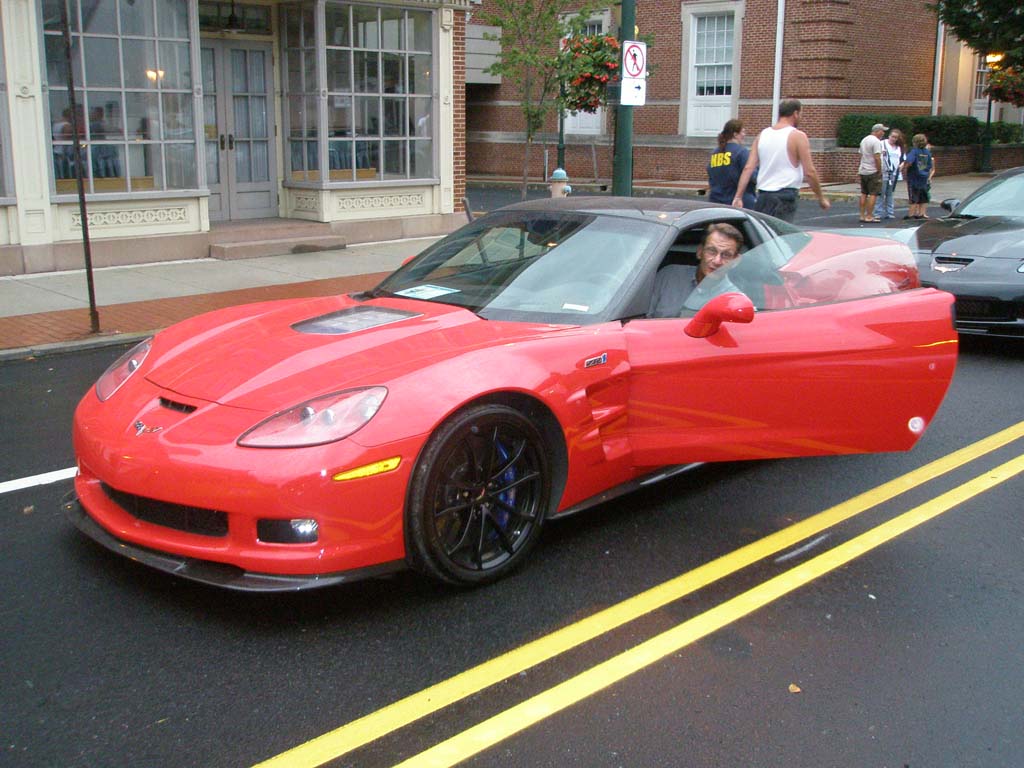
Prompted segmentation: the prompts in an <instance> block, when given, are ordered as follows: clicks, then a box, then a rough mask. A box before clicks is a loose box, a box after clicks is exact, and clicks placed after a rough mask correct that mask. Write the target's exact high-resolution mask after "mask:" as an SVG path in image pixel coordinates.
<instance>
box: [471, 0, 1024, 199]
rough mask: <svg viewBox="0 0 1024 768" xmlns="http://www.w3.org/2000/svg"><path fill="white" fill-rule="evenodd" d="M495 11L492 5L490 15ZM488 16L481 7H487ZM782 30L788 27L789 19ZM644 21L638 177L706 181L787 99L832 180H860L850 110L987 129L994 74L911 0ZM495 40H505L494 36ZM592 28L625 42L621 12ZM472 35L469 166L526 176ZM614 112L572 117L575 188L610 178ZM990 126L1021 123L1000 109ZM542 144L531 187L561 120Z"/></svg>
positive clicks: (680, 6) (765, 5) (652, 9)
mask: <svg viewBox="0 0 1024 768" xmlns="http://www.w3.org/2000/svg"><path fill="white" fill-rule="evenodd" d="M488 2H489V0H483V2H482V6H483V7H486V6H487V3H488ZM478 7H479V6H478ZM780 19H781V20H782V21H781V28H780V23H779V20H780ZM636 23H637V27H638V28H639V30H640V32H641V34H650V35H653V38H654V40H653V45H652V46H651V48H650V49H649V51H648V59H649V62H650V65H651V67H652V68H653V69H654V73H653V74H652V76H651V77H650V78H649V80H648V84H647V100H646V104H645V106H643V107H637V108H635V109H634V112H633V115H634V117H633V120H634V128H633V136H634V155H633V177H634V179H637V180H639V179H677V180H700V179H703V178H704V177H705V164H706V162H707V157H708V153H709V151H710V149H711V147H712V146H713V145H714V143H715V137H716V136H717V134H718V132H719V131H720V130H721V127H722V125H723V124H724V123H725V121H726V120H727V119H729V118H730V117H737V116H738V117H740V118H741V119H742V120H743V121H744V122H745V124H746V127H747V133H748V135H751V136H752V135H755V134H756V132H757V131H759V130H760V129H761V128H763V127H765V126H767V125H769V124H771V122H772V119H773V114H775V112H774V110H775V109H777V105H778V102H779V101H780V100H781V99H783V98H794V97H795V98H799V99H800V100H801V101H802V102H803V105H804V110H803V114H802V118H803V119H802V123H801V127H802V128H803V129H804V130H805V131H806V132H807V133H808V135H809V137H810V139H811V148H812V151H813V152H814V156H815V163H816V165H817V166H818V168H819V172H820V173H821V175H822V178H823V180H825V181H840V180H848V179H850V178H852V177H853V174H855V173H856V170H855V169H856V150H851V149H848V148H838V147H837V146H836V141H835V135H836V126H837V123H838V121H839V119H840V117H841V116H842V115H844V114H847V113H851V112H883V113H899V114H906V115H928V114H950V115H954V114H955V115H970V114H973V115H975V116H976V117H979V118H980V119H982V120H984V119H985V113H986V109H987V106H988V105H987V101H986V99H985V97H984V96H983V94H982V93H981V87H982V86H983V83H984V66H983V65H981V66H979V62H978V57H977V56H975V54H974V53H973V51H971V50H969V49H966V48H964V47H962V46H961V45H960V44H959V43H958V42H957V41H956V40H955V39H953V38H950V37H949V36H948V35H947V34H946V33H945V30H944V28H943V26H942V25H941V24H940V23H939V22H938V20H937V18H936V15H935V13H934V12H933V11H932V10H930V9H929V8H928V7H927V5H926V4H925V3H921V2H909V1H907V0H896V2H895V3H894V2H892V0H886V1H885V2H883V0H855V1H853V0H639V1H638V2H637V6H636ZM494 31H496V30H494ZM589 31H592V32H604V33H609V34H614V35H618V25H617V23H616V8H615V7H614V6H613V7H612V8H609V9H608V10H605V11H602V12H599V13H597V14H596V15H595V16H594V17H593V18H592V19H591V21H590V28H589ZM481 32H482V30H481V29H480V27H478V26H477V25H476V24H474V20H473V17H472V13H471V14H470V18H469V25H468V27H467V44H468V48H467V50H468V58H467V67H468V68H467V73H466V83H467V84H466V98H467V117H466V158H467V160H466V162H467V171H468V173H470V174H478V175H488V174H494V175H518V174H521V170H522V158H523V142H524V141H525V134H524V132H523V131H522V130H521V126H522V118H521V116H520V111H519V107H518V101H517V95H516V93H514V89H513V88H512V87H511V86H510V84H508V83H501V82H499V81H498V80H497V79H496V78H494V77H491V76H488V75H487V74H486V73H485V72H484V71H483V68H484V67H485V66H486V63H487V60H488V59H487V56H488V54H490V55H492V56H493V54H494V51H495V49H494V48H493V46H494V45H496V44H493V43H492V44H490V45H491V48H490V49H489V50H488V45H487V44H486V43H485V42H482V41H481ZM612 112H613V110H611V109H605V110H601V111H599V113H598V114H596V115H582V114H581V115H570V116H568V117H567V118H566V124H565V132H566V166H567V170H568V172H569V175H570V177H572V178H574V179H586V178H591V177H600V178H608V177H610V175H611V164H612V144H613V141H614V125H613V120H612V117H613V115H612V114H610V113H612ZM992 119H993V120H1000V119H1003V120H1007V121H1016V122H1020V121H1021V119H1022V115H1021V111H1020V110H1016V109H1013V108H1012V107H1009V106H1008V105H995V106H994V109H993V115H992ZM545 128H546V130H545V132H544V133H543V134H542V135H541V136H539V137H538V138H537V139H536V141H537V143H538V144H540V145H542V147H543V150H546V151H534V152H533V153H531V154H532V158H533V162H532V165H531V171H530V172H531V176H533V177H538V178H540V177H543V175H544V174H545V171H546V169H547V170H550V169H551V168H553V167H554V163H555V144H556V142H557V127H556V119H555V118H552V119H551V120H550V121H549V124H548V125H547V126H545ZM976 151H977V148H976V147H968V148H955V149H954V148H939V149H938V150H937V153H936V154H937V157H938V158H939V159H938V160H937V162H936V167H937V168H938V169H939V171H940V173H959V172H964V171H967V170H971V169H972V168H973V167H974V165H975V163H976V157H975V153H976ZM993 162H994V163H995V165H996V167H997V168H998V167H1008V166H1011V165H1019V164H1021V163H1022V162H1024V152H1022V149H1021V148H1020V147H1019V146H1016V147H1012V148H1005V149H1004V148H997V150H996V152H995V154H994V156H993Z"/></svg>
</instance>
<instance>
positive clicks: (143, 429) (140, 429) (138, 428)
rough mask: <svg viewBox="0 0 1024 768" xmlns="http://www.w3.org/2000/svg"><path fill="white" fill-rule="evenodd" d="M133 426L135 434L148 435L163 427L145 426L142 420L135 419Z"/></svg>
mask: <svg viewBox="0 0 1024 768" xmlns="http://www.w3.org/2000/svg"><path fill="white" fill-rule="evenodd" d="M132 426H133V427H135V436H136V437H138V436H139V435H149V434H152V433H153V432H159V431H160V430H161V429H163V427H147V426H146V425H145V423H144V422H141V421H136V422H135V423H134V424H133V425H132Z"/></svg>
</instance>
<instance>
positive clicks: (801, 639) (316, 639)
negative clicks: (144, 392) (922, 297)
mask: <svg viewBox="0 0 1024 768" xmlns="http://www.w3.org/2000/svg"><path fill="white" fill-rule="evenodd" d="M120 351H121V350H120V349H119V348H108V349H104V350H95V351H90V352H81V353H75V354H67V355H57V356H51V357H46V358H41V359H36V360H28V361H20V362H14V363H4V364H0V415H2V425H3V426H2V435H3V440H2V441H0V446H2V447H0V483H4V486H3V487H4V488H5V492H3V493H2V494H0V515H2V516H3V520H4V522H5V528H6V531H5V532H6V535H5V540H4V545H3V553H4V556H3V558H2V560H0V595H2V597H0V616H2V619H3V630H4V633H3V634H4V644H3V652H2V664H0V690H2V692H3V693H2V694H0V723H2V724H3V725H2V728H0V732H2V733H3V744H2V748H3V753H2V758H0V763H3V764H4V765H11V766H68V767H70V766H115V765H146V766H171V767H173V766H247V765H253V764H256V763H258V762H260V761H263V760H268V759H271V758H274V757H275V756H279V755H282V753H284V752H286V751H287V750H289V749H291V748H293V747H297V746H299V745H303V744H306V743H307V742H309V740H311V739H314V738H315V737H318V736H322V735H324V734H331V732H332V731H334V729H338V728H339V727H342V726H346V724H349V723H352V722H353V721H355V720H357V719H359V718H362V717H366V716H368V718H369V719H368V720H366V721H364V722H363V730H362V731H360V732H361V733H368V732H369V731H370V730H371V727H373V728H378V729H379V731H378V733H379V734H380V736H379V738H370V739H369V741H368V742H367V743H365V744H363V745H361V746H356V747H354V748H353V749H351V751H346V748H347V747H346V746H344V745H349V746H351V745H352V744H360V743H361V741H362V740H361V739H359V738H356V736H357V735H358V733H355V734H354V729H355V727H353V726H350V727H349V728H348V729H346V730H343V731H342V732H340V733H335V734H334V735H333V736H330V735H329V736H328V738H327V743H326V744H325V745H324V749H325V754H327V755H340V757H339V758H338V759H337V760H335V761H334V762H333V763H331V764H332V765H352V766H360V767H363V766H365V767H368V768H372V767H374V766H389V765H395V764H397V763H399V762H401V761H402V760H405V759H407V758H415V757H416V756H418V755H422V754H423V753H424V752H425V751H426V750H428V749H431V748H434V747H435V745H438V744H440V743H442V742H446V747H445V748H446V749H448V750H452V751H451V754H455V755H459V756H462V757H465V758H466V759H465V763H464V764H466V765H471V766H498V765H501V766H509V765H512V766H559V768H565V766H586V767H587V768H592V767H599V766H600V767H603V766H609V767H612V766H718V765H748V766H782V765H785V766H854V765H856V766H897V767H900V766H914V767H915V768H916V766H928V767H929V768H935V767H937V766H939V767H941V766H951V767H952V766H958V767H959V766H986V767H987V766H1010V765H1018V764H1019V759H1020V758H1019V756H1020V754H1022V752H1024V711H1022V708H1021V706H1020V691H1021V690H1022V689H1024V646H1022V644H1021V642H1020V629H1021V627H1022V626H1024V601H1022V600H1021V595H1022V592H1024V571H1022V570H1021V568H1020V552H1021V545H1022V542H1024V522H1022V519H1021V516H1020V499H1021V498H1022V496H1024V479H1022V478H1024V475H1016V476H1007V474H1006V473H1005V472H1003V473H1002V474H1000V473H999V472H998V471H997V469H996V468H998V467H999V466H1000V465H1003V464H1004V463H1005V462H1009V461H1012V460H1014V459H1016V460H1017V461H1018V463H1019V462H1020V457H1021V455H1022V454H1024V438H1017V439H1016V440H1015V441H1011V442H1008V443H1006V444H1005V445H1002V446H1001V447H995V448H991V447H990V448H991V449H988V448H984V447H983V448H971V449H968V454H969V455H968V456H967V457H966V458H965V460H964V461H965V463H962V464H957V463H956V462H950V466H948V467H941V468H940V469H939V470H936V472H934V473H933V474H934V477H931V479H927V480H926V481H920V480H921V479H920V478H916V479H915V477H916V476H911V477H910V478H907V479H904V480H903V481H901V483H900V489H901V490H903V491H904V492H903V493H900V494H898V495H895V496H893V497H892V498H886V496H887V494H884V493H883V492H882V491H880V490H877V489H879V488H880V487H884V484H886V483H888V482H889V481H891V480H893V479H894V478H900V477H904V476H905V475H907V473H913V472H918V473H920V472H921V470H920V468H922V467H928V466H933V463H934V462H941V461H946V462H949V459H948V458H947V457H949V456H950V455H951V454H954V452H956V451H958V450H961V449H964V448H965V447H967V446H972V445H973V444H976V443H977V441H979V440H982V439H984V438H986V437H987V436H989V435H992V434H995V433H998V432H1000V431H1001V430H1005V429H1007V428H1008V427H1012V426H1013V425H1015V424H1018V422H1020V421H1021V419H1022V418H1024V389H1022V388H1021V387H1019V386H1017V385H1016V382H1019V380H1020V376H1021V371H1022V366H1024V345H1019V344H1011V343H1006V342H997V341H995V340H989V339H981V340H971V339H966V340H965V341H964V343H963V344H962V350H961V359H960V363H959V365H958V370H957V373H956V377H955V379H954V382H953V385H952V387H951V390H950V393H949V395H948V396H947V398H946V402H945V403H944V405H943V407H942V409H941V411H940V413H939V416H938V418H937V419H936V421H935V422H934V423H933V425H932V427H931V428H930V430H929V431H928V432H927V434H926V435H925V436H924V438H923V439H922V441H921V442H920V443H919V444H918V446H917V447H916V448H915V450H914V451H912V452H910V453H907V454H889V455H880V456H850V457H839V458H835V457H831V458H812V459H799V460H788V461H764V462H748V463H735V464H723V465H714V466H704V467H701V468H699V469H697V470H696V471H694V472H691V473H689V474H687V475H684V476H681V477H677V478H674V479H672V480H669V481H666V482H664V483H662V484H661V485H658V486H654V487H650V488H647V489H645V490H643V491H641V492H638V493H635V494H633V495H630V496H627V497H624V498H620V499H618V500H616V501H614V502H610V503H608V504H605V505H604V506H602V507H599V508H597V509H594V510H592V511H590V512H588V513H586V514H584V515H580V516H578V517H576V518H572V519H568V520H564V521H559V522H557V523H555V524H552V525H551V526H550V527H549V528H548V529H547V530H546V531H545V537H544V538H543V540H542V542H541V545H540V546H539V547H538V549H537V550H536V551H535V553H534V555H533V557H532V560H531V562H530V563H529V564H528V566H527V567H526V568H524V569H522V570H521V571H519V572H517V573H516V574H514V575H513V576H512V577H511V578H508V579H506V580H504V581H502V582H500V583H498V584H495V585H492V586H490V587H487V588H483V589H477V590H471V591H460V590H449V589H443V588H439V587H435V586H432V585H430V584H426V583H424V582H422V581H421V580H419V579H417V578H415V577H413V576H412V575H410V574H400V575H398V576H395V577H392V578H389V579H386V580H378V581H369V582H363V583H357V584H352V585H347V586H342V587H337V588H330V589H325V590H321V591H315V592H310V593H303V594H297V595H277V596H250V595H238V594H234V593H227V592H221V591H217V590H215V589H211V588H205V587H202V586H198V585H193V584H190V583H187V582H183V581H179V580H176V579H174V578H171V577H168V576H165V575H162V574H158V573H153V572H150V571H149V570H147V569H145V568H143V567H141V566H138V565H136V564H134V563H132V562H129V561H127V560H124V559H121V558H118V557H117V556H114V555H112V554H109V553H107V552H106V551H104V550H102V549H100V548H99V547H98V546H96V545H94V544H93V543H92V542H90V541H88V540H86V539H85V538H84V537H82V536H81V535H79V534H78V533H77V531H75V530H74V529H73V528H72V527H71V526H70V525H69V524H68V523H66V522H65V521H64V520H63V518H62V517H61V515H60V513H59V510H58V507H59V502H60V498H61V496H62V495H63V494H64V493H66V492H67V490H69V488H70V481H68V480H64V481H60V482H55V483H51V484H47V485H39V486H34V487H29V488H24V489H21V490H7V489H9V487H10V483H9V481H13V480H16V479H18V478H24V477H28V476H33V475H38V474H40V473H43V472H48V471H51V470H58V469H62V468H65V467H69V466H71V465H72V464H73V457H72V452H71V448H70V445H69V441H68V431H69V426H70V421H71V414H72V409H73V405H74V403H75V401H76V400H77V399H78V398H79V397H80V396H81V395H82V394H83V393H84V392H85V391H86V390H87V388H88V387H89V386H90V384H91V382H92V380H94V379H95V377H96V376H97V375H98V374H99V373H100V372H101V370H102V369H103V368H105V366H106V365H107V364H108V363H109V362H110V361H111V360H113V359H114V358H115V357H116V356H117V355H118V354H119V353H120ZM1018 429H1020V428H1018ZM976 477H981V478H982V480H983V482H987V483H989V484H991V487H989V488H987V489H985V490H981V491H978V492H977V493H976V495H973V496H969V495H967V494H964V495H967V497H966V498H962V499H959V500H957V503H955V504H951V505H950V504H944V503H940V502H937V501H936V499H941V498H942V494H945V493H947V492H957V493H963V489H964V488H965V487H967V488H969V487H970V486H966V485H965V484H967V483H969V482H971V481H972V479H973V478H976ZM986 478H987V480H986ZM919 481H920V482H919ZM975 490H976V489H975ZM851 500H853V501H851ZM862 502H863V503H862ZM840 504H845V506H844V507H842V509H845V510H847V511H848V510H850V509H851V508H852V507H856V508H857V509H860V508H861V507H863V511H861V512H860V513H859V514H856V515H854V516H852V517H850V518H849V519H847V520H845V521H838V520H835V519H826V520H824V521H822V522H821V524H820V525H817V526H815V527H816V529H817V532H815V533H813V535H809V536H797V537H795V538H794V540H793V541H792V542H790V543H788V544H785V545H777V546H774V547H773V546H771V543H772V542H773V541H774V539H770V538H767V537H770V536H772V535H773V534H776V538H777V537H778V536H780V535H786V534H777V532H780V531H790V530H792V526H794V525H797V524H803V525H804V526H810V525H812V524H813V523H815V522H816V521H821V517H820V516H818V515H819V513H821V512H823V511H826V510H830V509H832V508H834V507H835V506H836V505H840ZM914 510H916V512H915V511H914ZM922 510H923V511H922ZM908 513H909V515H910V519H909V520H908V518H907V514H908ZM932 514H934V515H935V516H934V517H933V519H930V520H927V521H924V522H922V521H921V518H922V517H927V516H928V515H932ZM816 516H818V517H816ZM830 516H831V517H835V516H836V515H835V512H834V511H833V512H830V513H827V514H826V515H825V517H826V518H829V517H830ZM893 521H896V522H893ZM901 522H905V523H906V526H905V527H906V530H901V531H898V532H897V533H896V534H895V535H893V537H892V538H891V539H889V540H885V536H886V535H887V534H889V533H891V531H890V530H889V528H890V527H891V526H893V525H896V524H898V523H901ZM851 547H855V548H856V550H855V553H860V554H859V555H858V556H855V557H852V559H851V560H849V562H846V563H845V564H844V556H846V555H849V552H848V550H849V549H850V548H851ZM708 571H713V574H712V576H711V577H710V578H709V579H707V580H700V579H699V578H698V577H699V576H701V575H702V574H707V572H708ZM705 581H706V583H705ZM652 588H658V589H659V590H661V591H663V592H666V591H667V592H668V593H669V597H667V598H665V599H664V601H663V604H659V601H657V600H653V598H651V597H650V595H649V593H646V592H645V591H646V590H651V589H652ZM624 601H629V602H626V603H625V605H626V606H629V607H631V608H636V616H635V618H633V619H632V620H630V621H628V622H626V623H624V624H622V625H621V626H617V627H615V626H613V624H614V622H611V621H610V620H609V619H608V617H607V614H606V613H605V614H599V612H601V611H604V610H605V609H608V608H610V607H613V606H617V607H618V609H619V610H625V608H624V607H623V604H624ZM638 604H639V607H637V606H638ZM595 616H596V618H593V617H595ZM584 620H589V622H591V623H592V624H593V625H596V627H597V628H596V629H595V630H594V632H593V633H592V635H593V636H592V637H591V636H590V635H588V634H587V633H585V632H584V631H583V629H581V628H580V627H581V625H580V624H579V622H581V621H584ZM585 623H586V622H585ZM557 630H562V632H561V634H560V635H559V636H558V637H562V638H563V639H564V637H565V636H566V635H567V634H568V635H569V636H570V637H571V638H573V640H572V642H578V645H576V646H575V647H571V648H570V649H569V650H566V651H565V652H564V653H560V654H557V655H553V656H552V657H551V658H550V659H548V660H546V661H544V660H538V659H541V658H542V657H543V656H544V653H543V651H545V650H547V649H548V648H549V647H550V645H551V644H552V643H553V642H554V640H553V639H552V637H551V634H552V633H554V632H556V631H557ZM666 633H667V634H666ZM588 638H589V639H588ZM652 638H656V639H655V640H652ZM666 638H667V639H666ZM648 641H651V642H650V643H648ZM645 643H646V645H642V644H645ZM526 644H531V645H526ZM571 644H572V643H571V642H570V645H571ZM652 644H653V646H654V647H651V646H652ZM524 646H525V647H524ZM513 651H515V652H516V654H517V656H515V657H513V658H512V659H508V658H506V659H505V666H504V667H503V669H502V671H501V672H499V673H498V674H497V677H496V678H495V679H496V682H495V683H494V684H492V685H485V684H484V683H481V682H480V681H481V680H485V678H486V677H487V674H488V673H489V671H490V670H491V667H487V666H484V667H483V669H481V668H480V666H479V665H486V664H487V663H488V662H489V661H490V660H493V659H495V658H497V657H500V656H501V655H502V654H506V653H509V652H513ZM522 658H526V659H527V661H526V662H523V663H518V664H517V663H513V662H514V661H515V660H516V659H520V660H521V659H522ZM491 664H492V666H493V662H491ZM462 673H465V674H462ZM460 674H461V677H459V678H456V679H455V681H454V682H453V678H455V676H457V675H460ZM432 685H435V686H438V687H437V688H436V689H435V691H434V692H433V693H432V694H431V695H430V696H429V697H426V698H429V699H430V701H431V702H438V701H442V700H444V699H445V697H446V696H451V697H452V698H453V699H455V701H454V703H452V704H451V705H450V706H446V707H442V708H440V709H438V710H437V711H434V712H432V711H431V709H432V707H430V706H427V707H426V708H423V707H422V706H421V704H422V701H420V700H417V699H413V700H412V702H411V703H410V702H409V701H406V702H405V703H403V704H399V705H397V706H393V707H391V708H390V709H387V710H384V709H383V708H385V707H388V706H389V705H393V704H395V702H400V701H402V700H403V699H404V698H405V697H410V696H413V695H415V694H417V692H420V691H423V690H424V689H426V688H427V687H428V686H432ZM481 686H482V687H481ZM456 688H458V690H459V691H460V692H459V693H454V694H453V693H452V690H453V689H456ZM476 688H480V690H479V692H476V693H472V691H473V690H474V689H476ZM467 691H469V692H470V693H469V695H467V696H466V697H465V698H461V699H459V696H460V695H461V694H463V693H466V692H467ZM382 710H383V711H382ZM409 712H412V713H413V714H411V715H409V714H408V713H409ZM417 717H418V719H415V718H417ZM409 718H413V721H412V722H411V723H410V724H408V725H405V726H404V727H397V726H398V725H399V724H401V723H402V722H404V720H405V719H409ZM339 745H342V746H339ZM307 748H308V747H307ZM429 754H430V753H428V755H429ZM307 757H308V755H307V753H306V752H299V753H292V754H291V755H290V756H285V757H283V758H281V759H279V760H277V761H276V762H275V763H274V764H276V765H282V766H283V765H287V766H298V765H313V764H316V762H315V761H314V762H310V761H309V760H308V759H307ZM409 764H410V765H425V764H432V763H429V762H415V761H414V762H410V763H409ZM433 764H439V765H450V764H454V763H453V761H452V760H451V759H448V760H442V761H440V762H438V763H433Z"/></svg>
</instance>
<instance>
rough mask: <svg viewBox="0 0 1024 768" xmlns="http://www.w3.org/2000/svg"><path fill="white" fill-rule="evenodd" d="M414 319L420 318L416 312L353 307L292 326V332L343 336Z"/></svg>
mask: <svg viewBox="0 0 1024 768" xmlns="http://www.w3.org/2000/svg"><path fill="white" fill-rule="evenodd" d="M412 317H419V315H418V314H417V313H415V312H405V311H403V310H400V309H386V308H382V307H352V308H351V309H342V310H340V311H338V312H331V313H330V314H327V315H321V316H320V317H314V318H312V319H310V320H303V321H302V322H300V323H295V324H294V325H293V326H292V330H295V331H298V332H299V333H315V334H321V335H325V336H341V335H344V334H346V333H355V332H356V331H366V330H369V329H370V328H377V327H379V326H382V325H387V324H388V323H397V322H398V321H399V320H408V319H409V318H412Z"/></svg>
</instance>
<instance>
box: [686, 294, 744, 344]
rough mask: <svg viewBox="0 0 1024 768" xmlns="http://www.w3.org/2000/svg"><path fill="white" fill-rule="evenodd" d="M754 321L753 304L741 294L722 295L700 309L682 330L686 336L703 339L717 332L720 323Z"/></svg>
mask: <svg viewBox="0 0 1024 768" xmlns="http://www.w3.org/2000/svg"><path fill="white" fill-rule="evenodd" d="M753 319H754V302H752V301H751V300H750V298H749V297H747V296H745V295H744V294H742V293H723V294H722V295H721V296H715V298H713V299H712V300H711V301H709V302H708V303H707V304H705V305H704V306H703V307H701V309H700V311H699V312H698V313H697V314H696V315H695V316H694V318H693V319H692V320H691V321H690V322H689V323H687V324H686V328H684V329H683V330H684V331H685V332H686V335H687V336H692V337H693V338H695V339H703V338H705V337H707V336H711V335H713V334H715V333H717V332H718V329H719V328H720V327H721V325H722V323H749V322H750V321H751V320H753Z"/></svg>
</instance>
